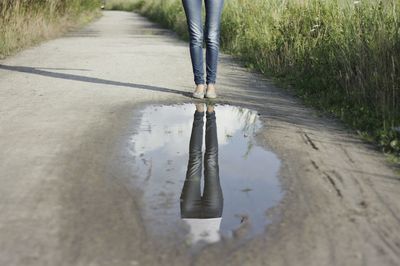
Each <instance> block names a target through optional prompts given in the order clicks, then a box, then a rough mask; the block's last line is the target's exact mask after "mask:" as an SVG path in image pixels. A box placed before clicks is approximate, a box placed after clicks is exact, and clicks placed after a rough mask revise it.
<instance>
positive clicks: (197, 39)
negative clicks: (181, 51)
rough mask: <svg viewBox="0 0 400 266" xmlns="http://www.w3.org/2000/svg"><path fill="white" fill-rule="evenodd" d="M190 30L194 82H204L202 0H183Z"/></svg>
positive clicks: (197, 83)
mask: <svg viewBox="0 0 400 266" xmlns="http://www.w3.org/2000/svg"><path fill="white" fill-rule="evenodd" d="M182 4H183V8H184V10H185V14H186V22H187V26H188V31H189V45H190V58H191V60H192V67H193V74H194V82H195V83H196V85H199V84H204V67H203V23H202V19H201V8H202V0H182Z"/></svg>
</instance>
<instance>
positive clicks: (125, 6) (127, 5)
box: [105, 0, 137, 11]
mask: <svg viewBox="0 0 400 266" xmlns="http://www.w3.org/2000/svg"><path fill="white" fill-rule="evenodd" d="M136 8H137V1H136V0H108V1H106V4H105V9H107V10H124V11H133V10H135V9H136Z"/></svg>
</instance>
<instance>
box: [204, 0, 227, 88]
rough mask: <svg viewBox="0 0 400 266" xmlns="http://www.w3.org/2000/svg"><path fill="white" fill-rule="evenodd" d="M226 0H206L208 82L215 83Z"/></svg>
mask: <svg viewBox="0 0 400 266" xmlns="http://www.w3.org/2000/svg"><path fill="white" fill-rule="evenodd" d="M223 5H224V0H205V7H206V25H205V41H206V65H207V69H206V71H207V80H206V83H207V84H215V82H216V78H217V64H218V52H219V36H220V24H221V23H220V21H221V13H222V9H223Z"/></svg>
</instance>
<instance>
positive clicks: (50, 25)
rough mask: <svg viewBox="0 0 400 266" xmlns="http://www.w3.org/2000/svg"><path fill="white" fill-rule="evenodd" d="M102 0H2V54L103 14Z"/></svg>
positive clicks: (4, 54)
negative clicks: (101, 12) (101, 10)
mask: <svg viewBox="0 0 400 266" xmlns="http://www.w3.org/2000/svg"><path fill="white" fill-rule="evenodd" d="M99 7H100V1H99V0H68V1H66V0H41V1H35V0H2V1H0V58H4V57H6V56H9V55H11V54H13V53H15V52H17V51H19V50H21V49H23V48H25V47H29V46H32V45H35V44H37V43H39V42H40V41H43V40H46V39H50V38H54V37H57V36H60V35H62V34H63V33H65V32H67V31H69V30H71V29H74V28H76V27H79V26H82V25H84V24H86V23H88V22H90V21H91V20H92V19H94V18H96V17H98V16H100V12H99Z"/></svg>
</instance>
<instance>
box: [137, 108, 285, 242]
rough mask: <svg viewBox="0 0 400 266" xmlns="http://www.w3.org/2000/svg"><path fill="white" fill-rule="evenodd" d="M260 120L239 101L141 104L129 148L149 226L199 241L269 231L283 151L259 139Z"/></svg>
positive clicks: (151, 230) (151, 229)
mask: <svg viewBox="0 0 400 266" xmlns="http://www.w3.org/2000/svg"><path fill="white" fill-rule="evenodd" d="M196 108H197V110H196ZM203 108H204V110H202V109H203ZM207 108H208V110H207ZM202 111H204V112H202ZM260 128H261V123H260V121H259V119H258V116H257V112H256V111H253V110H249V109H246V108H241V107H236V106H229V105H217V106H215V107H212V106H207V107H206V106H205V105H202V106H201V105H197V106H196V105H195V104H184V105H173V106H149V107H147V108H145V109H144V110H142V116H141V121H140V123H139V127H138V130H137V134H135V135H133V136H132V138H131V147H130V151H131V153H132V156H134V158H135V160H134V164H133V165H134V169H133V171H134V173H136V176H137V178H135V179H134V180H132V183H133V185H134V186H135V187H138V188H140V189H141V190H142V191H143V204H144V205H143V216H144V217H143V218H144V220H145V222H146V225H147V229H148V231H149V233H151V234H153V235H156V236H157V235H168V234H172V233H174V234H181V233H182V234H183V233H184V234H185V237H186V239H188V240H189V241H190V242H191V243H192V244H196V243H212V242H216V241H219V240H220V239H221V237H224V238H231V237H236V236H239V235H240V236H241V237H244V238H249V237H253V236H255V235H256V234H258V233H261V232H263V230H264V229H265V225H266V224H268V219H267V216H266V210H267V209H268V208H270V207H272V206H274V205H276V204H277V203H278V201H279V200H280V199H281V196H282V192H281V190H280V185H279V182H278V179H277V173H278V170H279V166H280V161H279V159H278V158H277V157H276V156H275V154H273V153H272V152H270V151H268V150H266V149H265V148H263V147H261V146H259V145H257V142H256V139H255V136H256V133H257V130H258V129H260Z"/></svg>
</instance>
